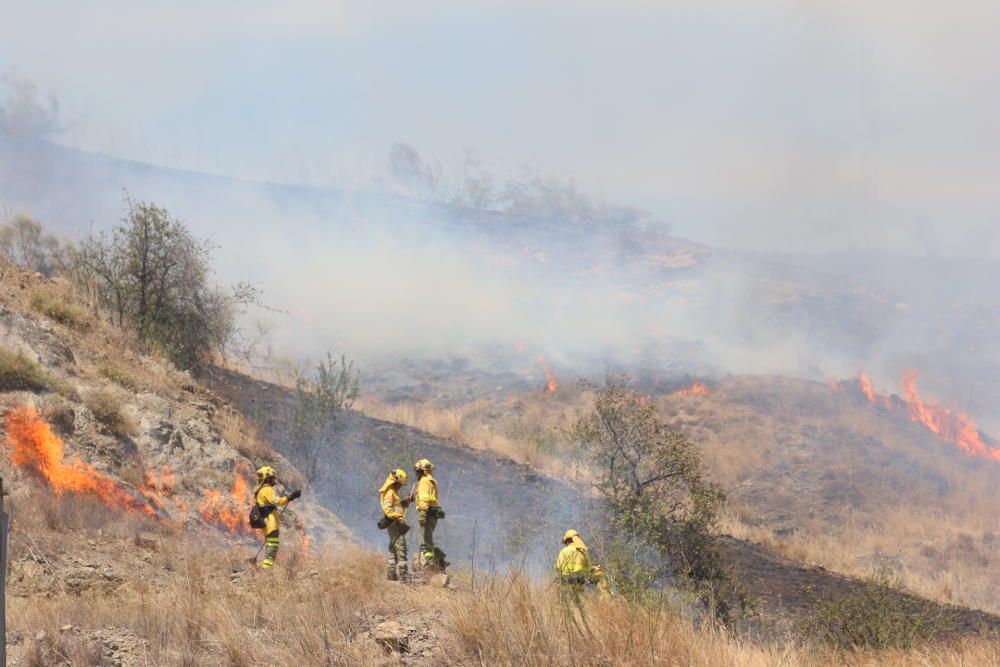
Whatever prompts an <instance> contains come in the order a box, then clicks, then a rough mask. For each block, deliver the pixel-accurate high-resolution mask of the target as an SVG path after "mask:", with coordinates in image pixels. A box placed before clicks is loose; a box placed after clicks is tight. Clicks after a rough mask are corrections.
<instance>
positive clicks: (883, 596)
mask: <svg viewBox="0 0 1000 667" xmlns="http://www.w3.org/2000/svg"><path fill="white" fill-rule="evenodd" d="M898 586H899V582H898V581H897V580H895V579H893V577H892V575H891V574H890V572H889V571H888V570H885V569H882V570H878V571H876V572H875V573H874V574H873V575H872V576H871V577H870V578H869V579H868V580H867V581H866V582H865V586H864V588H862V589H860V590H856V591H854V592H851V593H847V594H845V595H840V596H837V597H830V598H825V599H819V598H817V599H815V600H814V601H813V609H812V611H811V612H810V613H809V615H807V616H806V617H805V618H804V619H802V621H801V622H800V623H799V629H800V631H801V632H802V633H803V634H804V635H806V636H807V637H810V638H812V639H815V640H818V641H822V642H824V643H827V644H830V645H831V646H834V647H836V648H839V649H843V650H853V649H892V648H898V649H908V648H911V647H912V646H914V645H915V644H917V643H921V642H926V641H930V640H932V639H936V638H939V637H941V636H943V635H946V634H948V633H949V632H951V631H953V630H954V629H955V625H956V622H957V614H956V613H955V612H954V611H953V610H951V609H948V608H946V607H942V606H940V605H934V604H931V603H928V602H927V601H926V600H920V599H917V598H911V597H909V596H906V595H903V594H901V593H900V592H899V591H898V590H897V588H898Z"/></svg>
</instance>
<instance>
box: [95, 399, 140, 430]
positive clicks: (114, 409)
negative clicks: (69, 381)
mask: <svg viewBox="0 0 1000 667" xmlns="http://www.w3.org/2000/svg"><path fill="white" fill-rule="evenodd" d="M84 405H86V406H87V408H89V409H90V411H91V412H93V413H94V418H95V419H97V421H99V422H100V423H102V424H104V426H106V427H107V428H108V430H109V431H111V432H112V433H114V434H115V435H117V436H120V437H123V438H125V437H129V436H133V435H135V433H136V431H137V430H138V428H139V427H138V425H137V424H136V423H135V421H134V420H133V419H132V418H131V417H129V416H128V415H127V414H125V411H124V409H123V406H122V399H121V397H120V396H119V395H118V393H117V392H115V391H113V390H111V389H97V390H96V391H93V392H91V393H90V394H88V395H87V396H86V398H85V399H84Z"/></svg>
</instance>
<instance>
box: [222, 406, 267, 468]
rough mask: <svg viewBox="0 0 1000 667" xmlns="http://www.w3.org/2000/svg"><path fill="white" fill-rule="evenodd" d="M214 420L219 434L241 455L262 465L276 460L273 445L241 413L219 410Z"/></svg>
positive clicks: (231, 410) (226, 409)
mask: <svg viewBox="0 0 1000 667" xmlns="http://www.w3.org/2000/svg"><path fill="white" fill-rule="evenodd" d="M214 419H215V425H216V427H217V428H218V429H219V433H220V434H221V435H222V437H223V438H224V439H225V440H226V442H228V443H229V444H231V445H232V446H233V447H234V448H235V449H236V451H238V452H239V453H240V454H242V455H243V456H245V457H247V458H248V459H250V460H251V461H253V462H254V463H255V464H257V463H260V464H261V465H263V463H264V462H266V461H270V460H272V459H274V450H273V449H272V448H271V443H269V442H268V441H267V440H265V439H264V437H263V436H261V434H260V429H259V428H257V425H256V424H254V423H253V422H252V421H250V420H249V419H248V418H247V417H245V416H244V415H243V414H242V413H241V412H239V411H237V410H233V409H232V408H225V409H222V410H217V411H216V413H215V417H214Z"/></svg>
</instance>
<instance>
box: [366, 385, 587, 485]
mask: <svg viewBox="0 0 1000 667" xmlns="http://www.w3.org/2000/svg"><path fill="white" fill-rule="evenodd" d="M589 404H590V395H589V393H587V392H584V391H581V390H579V389H576V388H565V389H560V390H559V397H558V398H557V397H555V396H554V395H551V394H546V393H542V392H535V393H532V394H526V395H522V396H513V397H509V398H504V399H500V400H488V399H478V400H475V401H472V402H469V403H466V404H463V405H457V406H456V405H435V404H433V403H429V402H419V403H418V402H411V401H406V402H397V403H388V402H385V401H382V400H379V399H378V398H377V397H374V396H365V397H363V398H361V399H359V400H358V402H357V403H356V404H355V408H356V409H358V410H360V411H361V412H363V413H364V414H366V415H367V416H369V417H374V418H376V419H384V420H386V421H390V422H394V423H397V424H405V425H407V426H412V427H414V428H418V429H420V430H422V431H426V432H427V433H430V434H432V435H435V436H437V437H440V438H447V439H449V440H454V441H456V442H459V443H461V444H464V445H467V446H469V447H472V448H474V449H485V450H488V451H491V452H496V453H497V454H502V455H504V456H508V457H510V458H512V459H514V460H515V461H519V462H521V463H526V464H528V465H530V466H533V467H534V468H537V469H538V470H541V471H543V472H546V473H550V474H556V475H560V476H566V475H567V474H569V475H572V476H575V477H580V476H586V471H585V469H584V467H583V466H582V465H581V460H580V455H579V452H578V451H577V450H576V448H575V447H574V446H573V443H571V442H570V440H569V438H568V431H569V429H570V428H571V426H572V425H573V423H574V422H575V421H576V420H577V419H578V418H579V416H580V415H581V414H583V412H584V410H586V409H587V408H588V407H589Z"/></svg>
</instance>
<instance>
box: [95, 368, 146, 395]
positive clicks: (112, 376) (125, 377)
mask: <svg viewBox="0 0 1000 667" xmlns="http://www.w3.org/2000/svg"><path fill="white" fill-rule="evenodd" d="M97 374H98V375H99V376H100V377H102V378H104V379H105V380H111V381H112V382H114V383H115V384H117V385H118V386H120V387H122V388H123V389H128V390H129V391H132V392H136V391H139V390H141V389H142V388H143V387H142V384H141V383H140V382H139V380H138V379H136V377H135V375H133V374H132V373H130V372H129V371H127V370H125V369H124V368H122V367H121V366H115V365H111V364H106V365H104V366H101V367H100V368H98V369H97Z"/></svg>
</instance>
